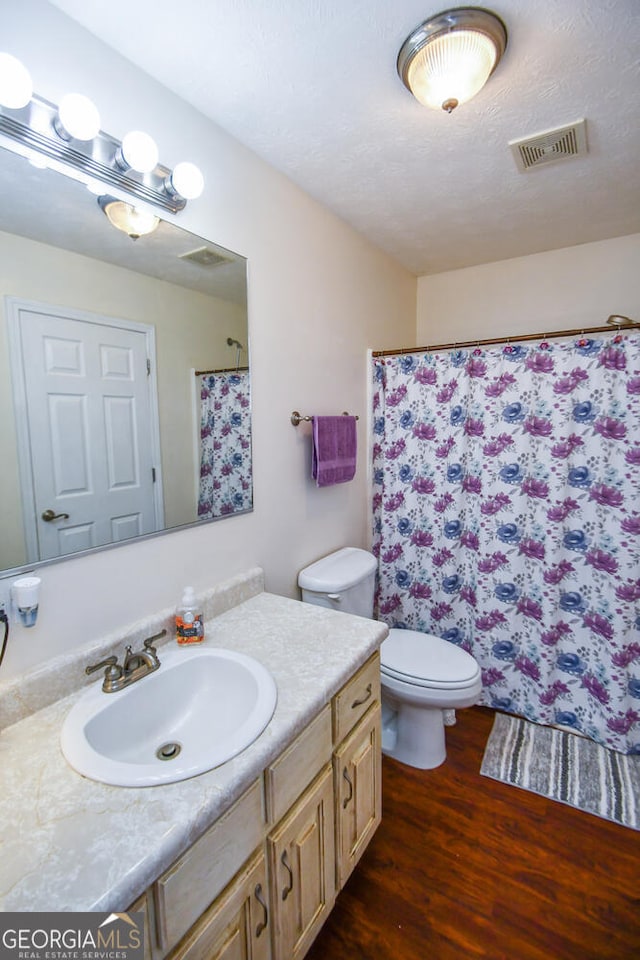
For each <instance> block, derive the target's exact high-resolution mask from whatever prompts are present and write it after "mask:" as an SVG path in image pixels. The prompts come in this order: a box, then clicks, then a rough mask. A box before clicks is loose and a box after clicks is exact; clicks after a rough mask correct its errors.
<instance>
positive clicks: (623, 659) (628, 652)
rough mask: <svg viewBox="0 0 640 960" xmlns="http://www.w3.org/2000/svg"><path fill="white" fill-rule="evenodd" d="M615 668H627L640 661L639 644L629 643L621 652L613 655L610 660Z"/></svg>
mask: <svg viewBox="0 0 640 960" xmlns="http://www.w3.org/2000/svg"><path fill="white" fill-rule="evenodd" d="M611 659H612V661H613V663H614V664H615V666H616V667H628V666H629V664H630V663H635V662H636V660H640V643H635V642H634V643H629V644H628V645H627V646H626V647H625V648H624V649H623V650H620V651H619V652H618V653H614V655H613V657H612V658H611Z"/></svg>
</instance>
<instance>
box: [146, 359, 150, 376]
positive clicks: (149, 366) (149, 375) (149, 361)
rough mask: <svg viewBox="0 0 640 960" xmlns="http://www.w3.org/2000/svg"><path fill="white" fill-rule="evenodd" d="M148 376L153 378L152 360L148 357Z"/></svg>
mask: <svg viewBox="0 0 640 960" xmlns="http://www.w3.org/2000/svg"><path fill="white" fill-rule="evenodd" d="M147 376H148V377H150V376H151V360H150V359H149V357H147Z"/></svg>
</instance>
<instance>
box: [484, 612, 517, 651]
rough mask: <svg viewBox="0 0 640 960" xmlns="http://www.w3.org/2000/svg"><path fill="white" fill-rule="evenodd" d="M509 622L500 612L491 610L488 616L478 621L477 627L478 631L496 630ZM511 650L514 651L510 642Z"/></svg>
mask: <svg viewBox="0 0 640 960" xmlns="http://www.w3.org/2000/svg"><path fill="white" fill-rule="evenodd" d="M506 622H507V618H506V617H505V615H504V613H502V612H501V611H500V610H490V611H489V612H488V613H487V614H485V615H484V616H482V617H478V618H477V619H476V627H477V628H478V630H494V629H495V628H496V627H498V626H502V625H503V624H505V623H506ZM508 642H509V644H510V648H511V649H514V647H513V644H512V643H511V641H508Z"/></svg>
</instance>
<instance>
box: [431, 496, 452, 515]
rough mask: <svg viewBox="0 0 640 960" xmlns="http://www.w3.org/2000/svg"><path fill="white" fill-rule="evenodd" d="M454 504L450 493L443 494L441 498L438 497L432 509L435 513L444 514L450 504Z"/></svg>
mask: <svg viewBox="0 0 640 960" xmlns="http://www.w3.org/2000/svg"><path fill="white" fill-rule="evenodd" d="M453 502H454V500H453V497H452V496H451V494H450V493H445V494H443V496H441V497H438V499H437V500H436V501H435V503H434V504H433V509H434V510H435V511H436V513H444V512H445V511H446V510H448V509H449V507H450V506H451V504H452V503H453Z"/></svg>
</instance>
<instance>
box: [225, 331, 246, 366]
mask: <svg viewBox="0 0 640 960" xmlns="http://www.w3.org/2000/svg"><path fill="white" fill-rule="evenodd" d="M227 346H229V347H235V348H236V350H237V353H236V373H237V372H238V370H239V368H240V354H241V353H242V351H243V350H244V347H243V346H242V344H241V343H240V341H239V340H234V339H233V337H227Z"/></svg>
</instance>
